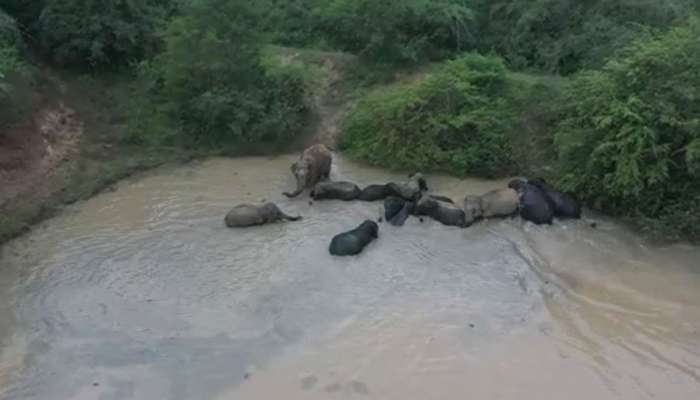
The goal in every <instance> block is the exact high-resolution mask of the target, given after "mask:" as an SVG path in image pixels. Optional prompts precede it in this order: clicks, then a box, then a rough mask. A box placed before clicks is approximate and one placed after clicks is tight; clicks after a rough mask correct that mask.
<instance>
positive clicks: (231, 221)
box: [224, 203, 301, 228]
mask: <svg viewBox="0 0 700 400" xmlns="http://www.w3.org/2000/svg"><path fill="white" fill-rule="evenodd" d="M300 219H301V217H292V216H289V215H287V214H285V213H283V212H282V211H281V210H280V209H279V208H278V207H277V205H275V203H265V204H263V205H262V206H257V205H254V204H241V205H238V206H236V207H234V208H233V210H231V211H229V213H228V214H226V218H225V220H224V221H225V222H226V226H228V227H229V228H245V227H248V226H255V225H264V224H268V223H271V222H277V221H282V220H287V221H298V220H300Z"/></svg>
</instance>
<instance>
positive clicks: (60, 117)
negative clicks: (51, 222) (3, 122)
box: [0, 103, 83, 209]
mask: <svg viewBox="0 0 700 400" xmlns="http://www.w3.org/2000/svg"><path fill="white" fill-rule="evenodd" d="M82 132H83V124H82V122H81V121H80V120H79V119H78V117H77V115H76V113H75V111H74V110H72V109H71V108H69V107H66V106H65V105H64V104H63V103H58V104H54V105H50V106H45V107H43V108H41V109H40V110H39V111H37V112H36V113H35V114H34V116H33V117H32V118H31V120H30V121H29V122H27V123H25V124H23V125H20V126H17V127H13V128H11V129H9V130H8V131H6V132H3V133H2V134H0V209H2V208H3V207H4V206H5V205H6V204H7V203H9V202H11V201H12V200H14V199H16V198H19V197H23V196H24V195H27V194H29V193H31V195H32V197H33V198H35V199H41V198H47V197H48V196H50V195H51V193H52V192H53V191H54V190H60V188H58V187H54V186H60V185H52V184H51V183H52V181H53V179H52V177H53V176H54V174H55V173H56V171H57V169H58V167H59V165H61V164H62V163H63V162H64V161H66V160H68V159H69V158H70V157H72V156H73V155H75V154H77V152H78V143H79V140H80V137H81V135H82Z"/></svg>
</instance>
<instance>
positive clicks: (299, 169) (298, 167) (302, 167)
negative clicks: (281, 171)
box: [284, 161, 309, 198]
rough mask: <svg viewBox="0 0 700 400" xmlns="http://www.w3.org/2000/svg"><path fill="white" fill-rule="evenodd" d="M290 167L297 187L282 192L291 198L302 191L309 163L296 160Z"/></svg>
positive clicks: (307, 174)
mask: <svg viewBox="0 0 700 400" xmlns="http://www.w3.org/2000/svg"><path fill="white" fill-rule="evenodd" d="M290 169H291V170H292V174H294V177H295V178H296V181H297V189H296V190H295V191H294V192H292V193H289V192H284V195H285V196H287V197H290V198H292V197H297V196H299V195H300V194H301V192H303V191H304V188H305V187H306V182H307V179H308V176H309V165H308V164H307V163H306V162H304V161H298V162H295V163H294V164H292V167H291V168H290Z"/></svg>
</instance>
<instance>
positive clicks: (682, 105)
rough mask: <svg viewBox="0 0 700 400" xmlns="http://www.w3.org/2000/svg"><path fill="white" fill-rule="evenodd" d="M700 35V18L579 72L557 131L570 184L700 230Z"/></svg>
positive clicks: (604, 200) (593, 196) (618, 207)
mask: <svg viewBox="0 0 700 400" xmlns="http://www.w3.org/2000/svg"><path fill="white" fill-rule="evenodd" d="M699 37H700V20H698V19H694V20H692V22H691V23H690V24H688V25H685V26H681V27H677V28H675V29H673V30H671V31H670V32H669V33H667V34H664V35H663V36H660V37H658V38H655V39H650V40H643V41H638V42H636V43H634V44H633V45H632V46H631V47H630V48H628V49H627V50H626V51H625V52H624V54H622V55H621V56H620V57H619V58H616V59H615V60H613V61H611V62H609V63H608V64H607V65H606V66H605V68H603V69H602V70H600V71H587V72H584V73H581V74H580V75H578V76H577V77H576V78H575V79H574V81H573V82H572V84H571V86H570V87H569V90H568V92H569V96H568V103H567V106H566V110H565V113H564V117H563V119H562V121H561V123H560V124H559V127H558V129H557V134H556V143H557V146H558V150H559V153H560V156H561V161H562V166H563V167H564V175H563V179H562V182H563V183H564V184H565V185H566V187H567V188H568V189H570V190H573V191H575V192H576V193H579V194H581V195H583V196H584V197H586V198H587V199H589V200H591V201H594V200H597V201H598V202H599V203H600V204H601V205H603V206H604V207H605V208H606V209H608V210H615V211H617V212H619V213H623V214H625V215H632V216H644V217H647V218H653V219H658V220H660V221H662V222H667V223H669V224H672V225H674V227H675V228H676V229H678V230H680V231H681V232H685V233H686V234H693V235H696V236H700V228H698V227H699V226H700V216H699V215H698V210H700V102H699V101H698V100H699V99H700V41H699V40H698V38H699Z"/></svg>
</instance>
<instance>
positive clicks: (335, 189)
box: [311, 181, 361, 201]
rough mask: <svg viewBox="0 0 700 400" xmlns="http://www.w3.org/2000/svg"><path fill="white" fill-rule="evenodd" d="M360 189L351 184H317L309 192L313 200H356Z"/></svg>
mask: <svg viewBox="0 0 700 400" xmlns="http://www.w3.org/2000/svg"><path fill="white" fill-rule="evenodd" d="M360 192H361V191H360V188H359V187H358V186H357V185H355V184H354V183H352V182H328V181H326V182H319V183H317V184H316V186H314V188H313V190H312V191H311V197H312V198H313V199H314V200H344V201H350V200H356V199H357V198H358V197H360Z"/></svg>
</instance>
